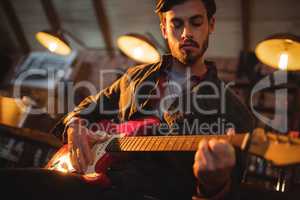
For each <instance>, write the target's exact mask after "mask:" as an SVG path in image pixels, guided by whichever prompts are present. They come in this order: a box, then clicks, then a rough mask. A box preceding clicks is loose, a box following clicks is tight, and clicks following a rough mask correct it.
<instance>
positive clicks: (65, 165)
mask: <svg viewBox="0 0 300 200" xmlns="http://www.w3.org/2000/svg"><path fill="white" fill-rule="evenodd" d="M53 169H54V170H57V171H60V172H63V173H68V172H71V171H74V170H75V169H74V167H73V165H72V163H71V160H70V156H69V154H66V155H64V156H61V157H60V158H59V159H58V160H57V161H56V163H54V166H53Z"/></svg>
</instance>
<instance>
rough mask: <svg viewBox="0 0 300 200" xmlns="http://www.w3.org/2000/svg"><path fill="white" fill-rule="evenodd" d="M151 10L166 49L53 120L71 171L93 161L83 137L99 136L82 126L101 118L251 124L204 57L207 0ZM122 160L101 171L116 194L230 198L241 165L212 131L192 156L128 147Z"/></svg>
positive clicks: (199, 130) (175, 125) (213, 128)
mask: <svg viewBox="0 0 300 200" xmlns="http://www.w3.org/2000/svg"><path fill="white" fill-rule="evenodd" d="M156 12H157V13H158V15H159V17H160V20H161V24H160V26H161V31H162V35H163V37H164V38H165V39H166V40H167V43H168V45H169V49H170V53H171V55H166V56H163V57H162V59H161V61H160V62H159V63H155V64H151V65H141V66H137V67H133V68H130V69H129V70H128V71H127V72H126V74H124V76H122V77H121V78H120V79H119V80H117V81H116V82H114V83H113V84H112V85H111V86H110V87H108V88H106V89H104V90H103V91H101V92H100V93H99V94H98V95H96V96H95V97H88V98H87V99H85V100H84V101H83V102H82V103H81V104H80V105H79V106H78V107H77V108H76V109H75V110H74V111H73V112H71V113H69V114H68V115H67V116H66V117H65V118H64V119H63V120H62V123H61V124H59V125H58V126H57V127H56V132H62V130H65V132H64V139H65V141H66V142H68V144H69V147H70V149H69V150H70V155H71V160H72V163H73V165H74V167H75V168H76V169H77V170H78V171H79V172H80V171H84V169H85V168H86V167H87V165H88V164H90V163H92V162H93V156H92V153H91V150H90V149H91V145H90V144H92V143H94V142H95V141H97V142H101V141H103V140H105V139H106V138H103V137H99V136H97V135H95V134H94V132H93V131H91V130H90V129H89V128H88V127H89V126H88V124H92V123H93V122H97V121H99V120H102V119H110V120H114V121H117V122H125V121H128V120H132V119H140V118H144V117H147V116H157V117H158V118H160V121H161V123H162V124H165V125H166V126H165V127H167V128H168V133H169V134H172V133H175V134H225V133H226V132H228V130H231V131H232V130H233V129H232V128H234V130H235V131H236V132H247V131H251V130H252V129H253V119H252V117H251V114H250V113H249V112H248V110H247V109H246V108H245V107H244V106H243V104H241V102H240V101H239V100H238V99H237V98H236V96H235V95H234V94H233V93H232V92H231V91H230V90H229V89H228V88H227V87H226V85H224V83H223V82H222V81H220V80H219V79H218V77H217V74H216V69H215V67H214V65H213V63H211V62H207V61H205V60H204V54H205V52H206V49H207V48H208V43H209V36H210V34H212V33H213V31H214V28H215V17H214V14H215V12H216V5H215V2H214V0H159V1H158V3H157V9H156ZM86 121H88V124H87V123H85V122H86ZM203 125H205V126H203ZM220 127H221V128H220ZM191 158H192V159H191ZM129 160H130V161H128V163H126V162H125V163H122V164H121V166H122V167H120V166H118V167H115V168H114V167H112V168H111V169H110V170H109V173H108V174H109V176H110V178H111V180H112V182H113V184H115V186H116V187H115V189H114V190H115V192H113V193H114V194H115V195H116V194H117V193H118V194H119V195H120V196H119V197H122V198H126V197H128V198H133V197H137V198H138V199H140V198H142V197H143V198H145V199H147V198H152V199H156V198H157V199H171V198H176V199H178V198H179V199H188V198H192V196H194V198H199V199H201V198H203V199H210V198H211V199H222V198H225V197H228V198H232V191H233V190H234V185H235V182H236V181H237V178H236V175H237V174H239V173H240V172H241V169H240V166H239V165H237V159H236V153H235V150H234V148H233V147H232V145H231V144H229V143H228V142H227V141H225V140H218V139H212V140H209V141H206V140H203V141H201V142H200V144H199V148H198V150H197V152H196V153H195V154H194V155H192V156H189V155H184V156H181V155H169V154H168V155H167V154H164V155H154V156H153V155H143V156H141V155H134V156H132V157H131V158H130V159H129ZM233 169H234V170H233ZM116 188H117V189H116Z"/></svg>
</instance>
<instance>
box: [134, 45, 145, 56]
mask: <svg viewBox="0 0 300 200" xmlns="http://www.w3.org/2000/svg"><path fill="white" fill-rule="evenodd" d="M133 54H134V56H135V57H136V58H140V57H142V56H143V49H142V48H141V47H136V48H135V49H134V50H133Z"/></svg>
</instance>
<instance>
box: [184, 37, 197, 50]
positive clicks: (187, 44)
mask: <svg viewBox="0 0 300 200" xmlns="http://www.w3.org/2000/svg"><path fill="white" fill-rule="evenodd" d="M184 46H193V47H196V48H199V45H198V43H197V42H195V41H194V40H192V39H186V40H184V41H183V43H181V44H180V46H179V47H180V48H183V47H184Z"/></svg>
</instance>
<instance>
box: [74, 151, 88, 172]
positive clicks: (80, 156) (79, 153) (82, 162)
mask: <svg viewBox="0 0 300 200" xmlns="http://www.w3.org/2000/svg"><path fill="white" fill-rule="evenodd" d="M76 154H77V158H78V164H79V166H80V168H81V171H82V172H85V170H86V161H85V158H84V156H83V153H82V150H81V149H80V148H78V149H77V151H76Z"/></svg>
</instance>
